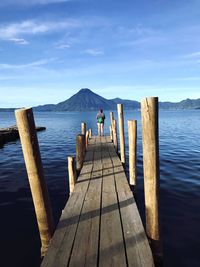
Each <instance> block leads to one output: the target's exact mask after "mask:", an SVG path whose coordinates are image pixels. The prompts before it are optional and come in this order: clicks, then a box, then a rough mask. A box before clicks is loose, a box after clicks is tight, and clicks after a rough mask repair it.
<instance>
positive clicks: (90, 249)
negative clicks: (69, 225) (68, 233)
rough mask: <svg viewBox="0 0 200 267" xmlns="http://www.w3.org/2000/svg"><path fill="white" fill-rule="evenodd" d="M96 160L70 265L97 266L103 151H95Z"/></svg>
mask: <svg viewBox="0 0 200 267" xmlns="http://www.w3.org/2000/svg"><path fill="white" fill-rule="evenodd" d="M94 162H95V164H94V167H93V171H92V175H91V180H90V186H89V189H88V192H87V194H86V198H85V201H84V205H83V210H82V213H81V217H80V221H79V225H78V230H77V234H76V239H75V242H74V248H73V251H72V256H71V259H70V264H69V266H70V267H76V266H77V267H78V266H87V267H95V266H97V261H98V244H99V226H100V207H101V187H102V186H101V184H102V163H101V151H97V152H95V154H94Z"/></svg>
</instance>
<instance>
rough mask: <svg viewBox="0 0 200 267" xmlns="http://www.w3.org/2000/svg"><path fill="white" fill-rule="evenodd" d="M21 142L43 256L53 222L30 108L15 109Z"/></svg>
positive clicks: (52, 229) (52, 228) (51, 232)
mask: <svg viewBox="0 0 200 267" xmlns="http://www.w3.org/2000/svg"><path fill="white" fill-rule="evenodd" d="M15 116H16V120H17V126H18V130H19V135H20V139H21V144H22V150H23V155H24V160H25V164H26V170H27V173H28V179H29V184H30V188H31V193H32V197H33V203H34V207H35V213H36V217H37V223H38V228H39V232H40V238H41V244H42V247H41V255H42V256H44V254H45V252H46V251H47V248H48V246H49V243H50V240H51V237H52V235H53V231H54V222H53V216H52V210H51V205H50V201H49V195H48V190H47V186H46V182H45V178H44V171H43V166H42V161H41V156H40V150H39V144H38V139H37V134H36V130H35V122H34V117H33V112H32V109H31V108H29V109H19V110H16V111H15Z"/></svg>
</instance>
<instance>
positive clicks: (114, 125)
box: [113, 119, 118, 153]
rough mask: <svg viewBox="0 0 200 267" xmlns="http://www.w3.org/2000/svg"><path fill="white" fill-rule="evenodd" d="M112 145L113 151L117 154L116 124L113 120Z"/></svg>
mask: <svg viewBox="0 0 200 267" xmlns="http://www.w3.org/2000/svg"><path fill="white" fill-rule="evenodd" d="M113 143H114V147H115V151H116V152H117V153H118V141H117V122H116V120H115V119H114V120H113Z"/></svg>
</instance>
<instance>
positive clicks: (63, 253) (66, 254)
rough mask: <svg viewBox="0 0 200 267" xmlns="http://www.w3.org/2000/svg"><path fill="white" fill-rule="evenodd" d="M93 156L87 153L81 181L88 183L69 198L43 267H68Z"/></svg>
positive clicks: (80, 186) (78, 186) (81, 184)
mask: <svg viewBox="0 0 200 267" xmlns="http://www.w3.org/2000/svg"><path fill="white" fill-rule="evenodd" d="M93 155H94V150H88V151H87V153H86V157H85V161H86V162H87V164H86V165H84V167H83V168H82V170H81V174H80V176H79V179H80V178H81V179H85V180H86V181H85V182H83V183H80V185H79V183H78V184H77V185H76V186H75V190H74V191H73V193H72V194H71V197H70V198H69V200H68V202H67V205H66V207H65V208H64V210H63V213H62V216H61V218H60V222H59V224H58V226H57V230H56V231H55V233H54V236H53V238H52V241H51V244H50V247H49V249H48V251H47V253H46V256H45V257H44V259H43V261H42V264H41V266H42V267H47V266H52V267H53V266H67V263H68V261H69V258H70V254H71V250H72V245H73V242H74V238H75V234H76V230H77V225H78V222H79V217H80V213H81V209H82V206H83V202H84V199H85V194H86V191H87V188H88V184H89V180H90V177H91V171H92V167H93ZM79 179H78V181H79ZM66 246H67V247H66ZM63 247H64V248H63Z"/></svg>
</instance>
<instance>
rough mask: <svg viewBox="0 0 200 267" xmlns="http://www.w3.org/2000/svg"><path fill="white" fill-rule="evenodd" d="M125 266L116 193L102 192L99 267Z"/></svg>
mask: <svg viewBox="0 0 200 267" xmlns="http://www.w3.org/2000/svg"><path fill="white" fill-rule="evenodd" d="M107 266H108V267H110V266H113V267H115V266H116V267H119V266H123V267H124V266H127V265H126V255H125V249H124V240H123V235H122V228H121V221H120V215H119V209H118V201H117V195H116V192H104V191H103V192H102V210H101V230H100V250H99V267H107Z"/></svg>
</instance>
